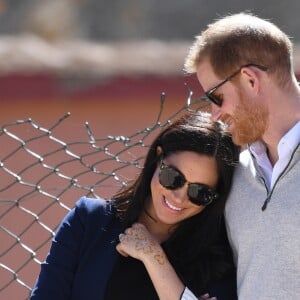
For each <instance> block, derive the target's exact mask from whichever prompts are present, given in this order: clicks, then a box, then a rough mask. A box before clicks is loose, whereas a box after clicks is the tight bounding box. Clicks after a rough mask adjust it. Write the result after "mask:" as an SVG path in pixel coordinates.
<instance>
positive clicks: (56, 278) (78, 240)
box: [30, 197, 100, 300]
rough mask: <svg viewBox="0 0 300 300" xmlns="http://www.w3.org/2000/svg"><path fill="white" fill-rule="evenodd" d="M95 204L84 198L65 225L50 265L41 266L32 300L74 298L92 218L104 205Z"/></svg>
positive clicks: (55, 240)
mask: <svg viewBox="0 0 300 300" xmlns="http://www.w3.org/2000/svg"><path fill="white" fill-rule="evenodd" d="M91 200H92V201H90V202H89V201H88V199H87V198H85V197H84V198H81V199H80V200H79V201H78V202H77V203H76V206H75V208H73V209H72V210H71V211H70V212H69V213H68V214H67V215H66V217H65V218H64V219H63V221H62V222H61V224H60V226H59V227H58V230H57V232H56V234H55V236H54V238H53V240H52V245H51V248H50V252H49V254H48V255H47V258H46V261H45V262H43V263H42V264H41V271H40V274H39V276H38V279H37V282H36V284H35V286H34V288H33V290H32V293H31V297H30V299H31V300H48V299H49V300H50V299H51V300H53V299H55V300H66V299H70V298H71V293H72V284H73V281H74V276H75V273H76V269H77V266H78V262H79V260H80V252H81V247H82V243H83V240H84V234H85V227H86V223H87V220H88V216H89V213H90V211H92V210H93V206H96V205H98V206H99V202H100V200H99V199H91ZM96 201H97V204H96Z"/></svg>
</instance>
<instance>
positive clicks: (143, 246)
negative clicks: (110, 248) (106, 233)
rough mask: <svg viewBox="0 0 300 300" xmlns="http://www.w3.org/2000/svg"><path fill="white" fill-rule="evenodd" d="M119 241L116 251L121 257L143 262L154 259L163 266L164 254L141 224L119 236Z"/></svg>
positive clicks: (136, 224) (133, 226) (134, 225)
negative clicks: (129, 257)
mask: <svg viewBox="0 0 300 300" xmlns="http://www.w3.org/2000/svg"><path fill="white" fill-rule="evenodd" d="M119 240H120V243H119V244H118V245H117V247H116V249H117V251H118V252H119V253H120V254H122V255H123V256H128V255H129V256H131V257H133V258H136V259H139V260H141V261H143V262H144V261H145V260H147V259H151V260H152V259H154V260H155V261H156V262H158V263H159V264H164V262H165V254H164V252H163V250H162V248H161V246H160V244H159V243H158V242H157V241H156V239H155V238H154V237H153V236H152V235H151V233H150V232H149V231H148V230H147V228H146V227H145V226H144V225H143V224H141V223H135V224H133V225H132V227H129V228H127V229H126V230H125V232H124V233H121V234H120V235H119Z"/></svg>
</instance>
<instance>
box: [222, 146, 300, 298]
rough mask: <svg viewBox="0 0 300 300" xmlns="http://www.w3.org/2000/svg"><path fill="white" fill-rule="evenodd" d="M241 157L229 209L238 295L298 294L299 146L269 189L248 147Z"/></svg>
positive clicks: (264, 296) (259, 296)
mask: <svg viewBox="0 0 300 300" xmlns="http://www.w3.org/2000/svg"><path fill="white" fill-rule="evenodd" d="M240 160H241V163H240V165H239V167H238V168H237V170H236V173H235V177H234V182H233V187H232V191H231V193H230V196H229V199H228V201H227V204H226V209H225V218H226V223H227V224H226V225H227V230H228V235H229V240H230V243H231V245H232V248H233V252H234V256H235V261H236V264H237V269H238V275H237V286H238V296H239V300H277V299H278V300H281V299H300V146H299V145H298V148H297V149H296V150H295V152H294V154H293V156H292V158H291V160H290V162H289V164H288V166H287V167H286V169H285V170H284V171H283V172H282V174H281V175H280V176H279V178H278V180H277V182H276V183H275V185H274V187H273V189H272V190H271V191H268V190H267V188H266V185H265V184H264V179H263V176H262V174H261V173H260V172H259V171H258V170H257V167H256V164H255V159H254V158H253V157H252V155H251V154H250V152H249V150H245V151H243V152H242V154H241V159H240ZM268 196H269V202H268V205H267V207H266V209H265V210H262V206H263V204H264V203H265V199H266V198H267V197H268Z"/></svg>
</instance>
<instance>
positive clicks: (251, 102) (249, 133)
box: [197, 61, 268, 145]
mask: <svg viewBox="0 0 300 300" xmlns="http://www.w3.org/2000/svg"><path fill="white" fill-rule="evenodd" d="M237 76H241V75H240V74H238V75H237ZM197 77H198V80H199V82H200V84H201V86H202V87H203V89H204V90H205V91H207V90H209V89H211V88H213V87H214V86H216V85H218V84H219V83H220V82H221V81H222V79H220V78H218V77H217V76H216V75H215V74H214V72H213V70H212V68H211V66H210V64H209V63H208V62H207V61H204V62H203V63H201V64H200V65H199V67H198V69H197ZM214 95H215V96H218V97H219V98H220V99H221V100H222V105H221V106H217V105H216V104H214V103H212V104H211V113H212V118H213V120H214V121H218V120H219V121H222V122H223V123H225V124H226V125H227V126H228V129H229V131H230V133H231V134H232V139H233V141H234V142H235V143H236V144H237V145H245V144H251V143H253V142H255V141H257V140H260V139H262V136H263V134H264V132H265V130H266V128H267V119H268V112H267V109H266V107H265V106H264V104H263V103H261V101H258V100H259V99H255V98H254V97H250V95H248V94H246V93H245V92H244V91H243V89H242V87H241V85H239V84H238V83H236V84H233V82H232V81H230V80H229V81H227V82H226V83H224V84H223V85H222V86H220V87H219V88H218V89H216V90H215V91H214Z"/></svg>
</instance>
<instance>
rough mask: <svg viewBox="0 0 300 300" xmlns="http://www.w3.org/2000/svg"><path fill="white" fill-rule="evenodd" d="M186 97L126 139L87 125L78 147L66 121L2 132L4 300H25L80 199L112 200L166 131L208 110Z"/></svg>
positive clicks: (0, 281) (0, 293)
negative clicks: (185, 117) (175, 122)
mask: <svg viewBox="0 0 300 300" xmlns="http://www.w3.org/2000/svg"><path fill="white" fill-rule="evenodd" d="M188 92H189V93H188V97H187V101H186V103H185V104H184V105H183V106H182V107H181V108H180V109H178V111H176V112H175V113H174V114H173V115H170V116H168V117H167V118H166V119H165V120H162V112H163V109H164V102H165V95H164V94H162V95H161V99H160V104H161V105H160V110H159V113H158V115H157V119H156V120H154V122H153V124H152V125H151V126H148V127H145V128H143V129H142V130H137V131H136V132H135V133H133V134H132V135H129V136H122V135H120V136H106V137H96V136H94V134H93V130H92V128H91V127H90V126H89V124H88V123H86V124H85V132H86V139H85V140H78V141H74V140H73V139H72V133H68V134H67V136H66V135H65V136H63V135H62V133H61V132H62V131H61V129H62V128H63V127H64V122H65V120H66V119H67V118H69V117H70V114H69V113H68V114H66V115H64V116H63V117H62V118H60V119H59V120H57V121H56V122H55V124H53V125H52V126H50V127H49V128H44V127H42V126H41V125H40V124H38V123H37V122H36V121H35V120H32V119H26V120H18V121H15V122H12V123H9V124H4V125H2V126H1V127H0V149H1V152H0V153H1V154H0V241H1V242H0V298H1V299H3V300H4V299H28V297H29V294H30V291H31V288H32V287H33V285H34V282H35V280H36V277H37V275H38V273H39V270H40V263H41V262H42V261H43V260H44V259H45V256H46V255H47V252H48V249H49V247H50V243H51V239H52V237H53V235H54V232H55V230H56V228H57V226H58V224H59V222H60V221H61V219H62V218H63V217H64V215H65V214H66V213H67V211H68V210H70V209H71V208H72V207H73V206H74V204H75V202H76V201H77V200H78V199H79V198H80V197H81V196H84V195H86V196H90V197H101V198H109V197H111V196H112V195H113V194H114V193H116V192H117V191H119V190H120V189H121V188H122V187H124V186H125V185H126V184H127V183H128V182H129V181H130V180H132V179H134V178H135V177H136V175H137V174H138V173H139V172H140V169H141V168H142V166H143V160H144V155H145V153H146V151H147V149H146V148H147V147H148V146H149V144H150V143H151V142H152V138H153V137H154V136H156V135H157V134H158V131H159V130H161V128H163V127H165V126H166V125H168V124H169V123H170V122H172V120H173V119H174V118H176V117H178V116H179V115H180V114H182V113H183V112H185V111H187V110H198V109H200V108H201V109H202V108H203V107H204V106H206V105H207V103H206V102H203V99H196V100H192V92H191V91H190V90H188Z"/></svg>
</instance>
